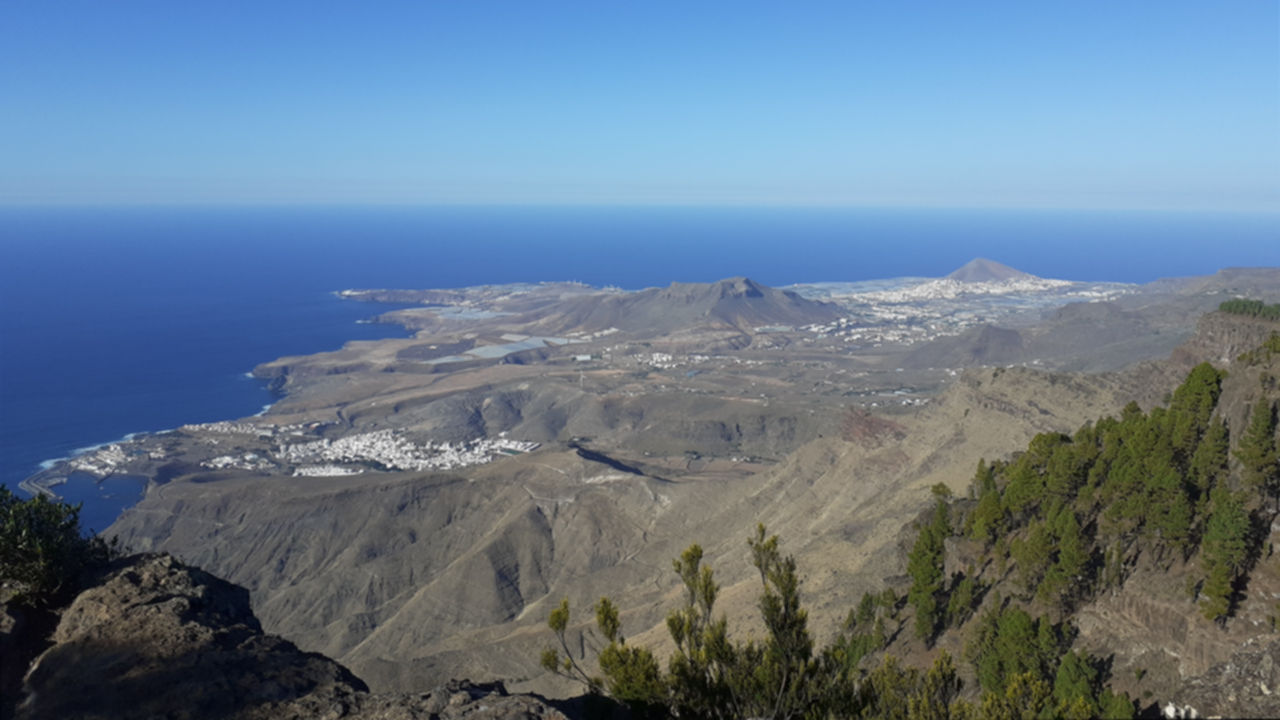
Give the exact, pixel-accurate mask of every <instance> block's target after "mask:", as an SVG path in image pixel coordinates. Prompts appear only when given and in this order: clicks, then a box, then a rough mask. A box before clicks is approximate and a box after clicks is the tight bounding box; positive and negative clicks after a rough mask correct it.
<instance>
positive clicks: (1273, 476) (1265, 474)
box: [1236, 400, 1280, 497]
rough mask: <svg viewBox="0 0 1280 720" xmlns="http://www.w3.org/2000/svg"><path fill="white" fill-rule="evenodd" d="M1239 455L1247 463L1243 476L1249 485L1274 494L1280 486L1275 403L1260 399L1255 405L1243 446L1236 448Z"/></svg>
mask: <svg viewBox="0 0 1280 720" xmlns="http://www.w3.org/2000/svg"><path fill="white" fill-rule="evenodd" d="M1236 458H1238V459H1239V460H1240V462H1241V463H1242V464H1243V466H1244V472H1243V477H1244V481H1245V484H1246V485H1247V486H1248V487H1251V488H1256V489H1257V490H1258V491H1259V492H1262V493H1266V494H1267V495H1270V496H1272V497H1275V496H1276V495H1277V491H1278V490H1280V467H1277V465H1276V461H1277V454H1276V411H1275V405H1274V404H1272V403H1270V402H1267V401H1265V400H1259V401H1258V402H1257V403H1255V404H1254V406H1253V412H1252V414H1251V415H1250V419H1249V427H1248V428H1246V429H1245V432H1244V437H1242V438H1240V446H1239V447H1238V448H1237V449H1236Z"/></svg>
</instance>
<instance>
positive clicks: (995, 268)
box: [945, 258, 1038, 283]
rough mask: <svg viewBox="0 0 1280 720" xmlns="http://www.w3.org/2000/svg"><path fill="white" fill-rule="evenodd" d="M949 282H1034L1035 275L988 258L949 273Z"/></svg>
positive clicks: (979, 259) (976, 259) (947, 277)
mask: <svg viewBox="0 0 1280 720" xmlns="http://www.w3.org/2000/svg"><path fill="white" fill-rule="evenodd" d="M945 279H947V280H958V281H960V282H966V283H990V282H1006V281H1009V280H1033V279H1038V278H1037V277H1036V276H1035V275H1032V274H1030V273H1026V272H1023V271H1021V270H1017V269H1015V268H1011V267H1009V266H1008V265H1004V264H1002V263H998V262H996V261H995V260H988V259H987V258H974V259H972V260H970V261H969V262H967V263H965V264H964V265H961V266H960V267H958V268H956V269H955V270H953V271H951V272H950V273H948V274H947V275H946V277H945Z"/></svg>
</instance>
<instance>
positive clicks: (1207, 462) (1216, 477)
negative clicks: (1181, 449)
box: [1189, 418, 1230, 501]
mask: <svg viewBox="0 0 1280 720" xmlns="http://www.w3.org/2000/svg"><path fill="white" fill-rule="evenodd" d="M1229 446H1230V438H1229V436H1228V433H1227V424H1226V423H1225V422H1224V421H1223V420H1222V419H1221V418H1219V419H1218V420H1216V421H1214V422H1213V423H1211V424H1210V425H1209V429H1208V430H1206V431H1205V433H1204V437H1202V438H1201V439H1200V444H1199V445H1198V446H1196V450H1195V453H1194V454H1192V456H1191V466H1190V468H1189V472H1190V475H1191V481H1192V483H1193V484H1194V486H1195V488H1196V494H1197V497H1198V498H1199V499H1200V500H1202V501H1207V500H1208V499H1209V491H1211V490H1213V488H1214V486H1215V485H1218V484H1219V483H1221V482H1222V481H1223V480H1225V479H1226V477H1227V460H1228V454H1227V453H1228V450H1229Z"/></svg>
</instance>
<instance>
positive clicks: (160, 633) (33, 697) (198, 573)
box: [0, 555, 576, 720]
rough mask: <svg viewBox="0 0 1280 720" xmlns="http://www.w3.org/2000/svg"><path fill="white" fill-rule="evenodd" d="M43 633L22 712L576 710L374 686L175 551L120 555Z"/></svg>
mask: <svg viewBox="0 0 1280 720" xmlns="http://www.w3.org/2000/svg"><path fill="white" fill-rule="evenodd" d="M41 640H42V638H33V637H30V636H26V637H23V636H22V634H21V633H20V632H17V631H15V630H14V629H12V628H5V631H4V632H3V634H0V646H9V647H7V648H3V649H5V650H11V649H12V646H13V645H15V644H28V645H29V644H30V643H33V642H40V641H41ZM46 641H47V642H49V641H51V642H52V646H51V647H49V648H48V649H47V650H45V651H44V652H43V653H42V654H41V655H40V656H39V657H38V658H37V659H36V660H35V662H34V663H32V665H31V667H30V669H29V670H28V671H27V673H26V677H25V679H24V682H23V696H22V698H20V699H19V704H18V706H17V708H16V717H17V718H30V719H32V720H35V719H37V718H40V719H43V718H50V719H52V718H69V717H76V718H103V719H105V718H113V719H114V718H157V717H163V718H173V719H178V718H181V719H190V720H200V719H203V718H244V719H246V720H247V719H250V718H262V719H264V720H265V719H266V718H273V719H276V718H279V719H288V718H299V719H301V718H367V719H369V720H373V719H375V718H376V719H386V720H402V719H403V720H410V719H417V718H422V719H424V720H425V719H427V718H440V719H442V720H445V719H449V718H477V719H479V718H495V719H506V718H510V719H512V720H514V719H516V718H530V719H536V718H548V719H558V718H567V717H568V716H566V715H565V714H564V713H562V712H561V711H560V710H558V709H556V708H553V707H552V706H551V705H549V704H548V703H547V702H546V701H544V700H543V699H541V698H538V697H536V696H529V695H508V694H507V693H506V690H505V688H504V687H503V686H502V684H501V683H486V684H474V683H470V682H467V681H461V682H451V683H449V684H448V685H446V686H443V687H440V688H437V689H435V690H433V691H432V692H429V693H426V694H405V695H372V694H370V693H369V692H368V688H367V687H366V686H365V684H364V682H362V681H361V680H360V679H359V678H357V677H356V676H355V675H353V674H352V673H351V672H350V671H348V670H347V669H346V668H345V667H343V666H342V665H340V664H338V663H337V662H334V661H333V660H331V659H329V658H327V657H325V656H323V655H319V654H316V653H304V652H302V651H300V650H299V649H298V648H297V647H295V646H294V645H293V643H290V642H288V641H287V640H284V639H282V638H280V637H277V636H274V635H264V634H263V632H262V628H261V626H260V625H259V623H258V619H257V618H256V617H255V616H254V614H253V612H252V610H251V609H250V606H249V593H248V591H247V590H245V589H244V588H242V587H239V586H237V585H233V584H231V583H229V582H226V581H225V580H222V579H220V578H217V577H214V576H213V575H210V574H209V573H206V572H204V571H202V570H200V569H198V568H193V567H189V566H187V565H184V564H182V563H181V562H179V561H177V560H175V559H174V558H173V557H171V556H169V555H135V556H133V557H130V558H125V559H124V560H121V561H119V562H117V563H116V564H115V565H114V566H113V568H112V569H111V570H110V571H109V572H108V573H107V574H106V576H105V578H104V579H103V581H102V582H101V583H99V584H97V585H95V586H94V587H91V588H89V589H88V590H85V591H84V592H82V593H81V594H80V595H79V596H78V597H77V598H76V599H75V600H74V601H73V602H72V603H71V605H70V606H69V607H67V608H66V610H65V611H63V613H62V617H61V619H60V621H59V622H58V625H57V628H56V630H55V631H54V632H53V636H52V638H48V639H47V640H46ZM8 709H9V708H5V709H0V715H4V714H6V713H7V710H8ZM575 714H576V713H575Z"/></svg>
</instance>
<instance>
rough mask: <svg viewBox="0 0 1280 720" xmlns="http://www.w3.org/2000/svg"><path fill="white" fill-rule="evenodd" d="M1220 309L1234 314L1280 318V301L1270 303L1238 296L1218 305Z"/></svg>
mask: <svg viewBox="0 0 1280 720" xmlns="http://www.w3.org/2000/svg"><path fill="white" fill-rule="evenodd" d="M1218 310H1220V311H1221V312H1224V313H1230V314H1232V315H1245V316H1247V317H1257V318H1264V319H1267V320H1280V303H1276V304H1274V305H1268V304H1266V303H1264V302H1262V301H1261V300H1247V299H1245V298H1236V299H1234V300H1227V301H1225V302H1223V303H1222V304H1220V305H1218Z"/></svg>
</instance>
